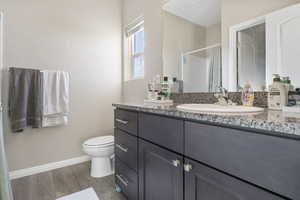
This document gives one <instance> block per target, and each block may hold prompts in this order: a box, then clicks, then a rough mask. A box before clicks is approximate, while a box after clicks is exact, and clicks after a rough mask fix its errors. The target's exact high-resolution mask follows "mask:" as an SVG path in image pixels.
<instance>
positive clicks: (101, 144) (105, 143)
mask: <svg viewBox="0 0 300 200" xmlns="http://www.w3.org/2000/svg"><path fill="white" fill-rule="evenodd" d="M82 147H83V151H84V152H85V153H86V154H87V155H89V156H90V157H91V159H92V165H91V176H92V177H95V178H100V177H104V176H108V175H111V174H112V173H113V167H112V161H111V159H112V157H113V155H114V136H101V137H95V138H91V139H89V140H87V141H85V142H84V143H83V145H82Z"/></svg>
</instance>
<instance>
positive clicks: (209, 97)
mask: <svg viewBox="0 0 300 200" xmlns="http://www.w3.org/2000/svg"><path fill="white" fill-rule="evenodd" d="M214 94H215V93H173V94H172V95H171V99H172V100H173V101H174V103H175V104H189V103H209V104H211V103H216V102H218V100H217V98H216V97H215V96H214ZM228 96H229V99H230V100H231V101H233V102H234V103H237V104H239V105H241V104H242V102H241V92H229V93H228ZM254 106H257V107H263V108H267V107H268V92H255V97H254Z"/></svg>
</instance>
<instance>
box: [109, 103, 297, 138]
mask: <svg viewBox="0 0 300 200" xmlns="http://www.w3.org/2000/svg"><path fill="white" fill-rule="evenodd" d="M113 106H114V107H117V108H121V109H127V110H133V111H141V112H148V113H154V114H160V115H165V116H171V117H179V118H183V119H189V120H197V121H200V122H209V123H215V124H219V125H220V124H221V125H226V126H234V127H240V128H247V129H254V130H261V131H264V132H266V133H269V134H272V135H278V136H284V137H292V138H296V139H300V115H299V116H297V115H296V114H293V115H292V116H291V115H289V114H287V113H283V112H281V111H274V110H269V109H265V111H264V112H261V113H259V114H251V115H213V114H200V113H191V112H183V111H179V110H178V109H176V105H174V106H148V105H143V104H128V103H115V104H113Z"/></svg>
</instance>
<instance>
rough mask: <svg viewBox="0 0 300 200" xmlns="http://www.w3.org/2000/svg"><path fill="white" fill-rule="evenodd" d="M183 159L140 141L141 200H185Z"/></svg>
mask: <svg viewBox="0 0 300 200" xmlns="http://www.w3.org/2000/svg"><path fill="white" fill-rule="evenodd" d="M182 164H183V157H182V156H180V155H178V154H176V153H173V152H170V151H168V150H165V149H163V148H160V147H158V146H156V145H153V144H151V143H148V142H145V141H143V140H139V200H183V199H184V198H183V168H182Z"/></svg>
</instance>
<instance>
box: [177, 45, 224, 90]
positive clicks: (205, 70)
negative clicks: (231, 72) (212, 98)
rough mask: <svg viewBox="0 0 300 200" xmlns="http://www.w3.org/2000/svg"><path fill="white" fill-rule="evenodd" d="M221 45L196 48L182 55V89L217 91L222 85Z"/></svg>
mask: <svg viewBox="0 0 300 200" xmlns="http://www.w3.org/2000/svg"><path fill="white" fill-rule="evenodd" d="M221 59H222V58H221V45H220V44H217V45H213V46H209V47H206V48H202V49H197V50H194V51H190V52H187V53H184V54H183V55H182V69H181V74H182V80H183V91H184V92H185V93H193V92H217V91H219V88H220V87H222V63H221Z"/></svg>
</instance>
